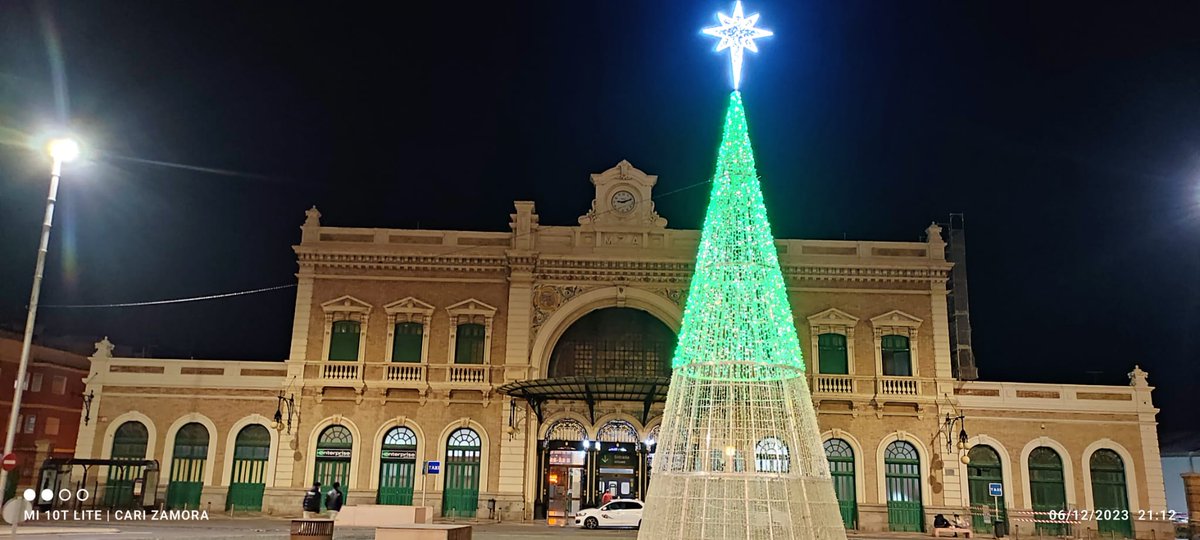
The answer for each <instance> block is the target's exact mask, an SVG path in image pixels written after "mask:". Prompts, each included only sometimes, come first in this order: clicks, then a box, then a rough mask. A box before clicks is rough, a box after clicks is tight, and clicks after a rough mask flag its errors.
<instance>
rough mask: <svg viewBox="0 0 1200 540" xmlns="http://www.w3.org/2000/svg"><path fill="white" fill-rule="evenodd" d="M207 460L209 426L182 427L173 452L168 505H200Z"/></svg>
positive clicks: (171, 506)
mask: <svg viewBox="0 0 1200 540" xmlns="http://www.w3.org/2000/svg"><path fill="white" fill-rule="evenodd" d="M207 461H208V428H206V427H204V425H203V424H200V423H197V422H191V423H188V424H185V425H184V426H183V427H182V428H179V431H178V432H177V433H176V434H175V448H174V450H173V453H172V454H171V477H170V483H168V484H167V507H168V508H184V509H188V508H195V509H198V508H200V490H202V489H204V464H205V462H207Z"/></svg>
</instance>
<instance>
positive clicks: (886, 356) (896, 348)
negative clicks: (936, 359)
mask: <svg viewBox="0 0 1200 540" xmlns="http://www.w3.org/2000/svg"><path fill="white" fill-rule="evenodd" d="M879 347H880V352H881V353H882V355H883V374H884V375H892V376H899V377H911V376H912V374H913V372H912V351H911V349H910V348H909V343H908V338H907V337H905V336H896V335H891V336H883V338H882V339H881V340H880V343H879Z"/></svg>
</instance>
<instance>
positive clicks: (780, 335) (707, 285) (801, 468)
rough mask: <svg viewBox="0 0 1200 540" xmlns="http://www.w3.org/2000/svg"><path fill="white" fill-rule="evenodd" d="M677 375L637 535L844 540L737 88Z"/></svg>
mask: <svg viewBox="0 0 1200 540" xmlns="http://www.w3.org/2000/svg"><path fill="white" fill-rule="evenodd" d="M756 19H757V15H752V16H751V17H749V18H744V17H742V16H741V6H740V5H738V8H737V9H736V10H735V12H734V17H733V18H728V17H724V16H722V22H723V23H728V24H727V25H728V26H730V27H732V28H734V30H736V31H739V32H740V33H739V34H737V35H740V36H744V35H746V25H745V24H742V25H741V26H737V23H739V22H742V23H744V22H745V21H749V25H750V26H753V21H754V20H756ZM734 46H735V47H737V46H739V45H736V44H735V45H734ZM740 46H742V47H744V46H745V45H744V42H743V43H742V45H740ZM735 56H737V57H738V60H739V61H740V55H735ZM736 67H737V63H736V62H735V74H736V73H737V70H736ZM736 79H737V77H736V76H735V80H736ZM672 367H673V368H674V372H673V374H672V376H671V388H670V391H669V393H668V395H667V405H666V411H665V412H664V414H663V423H662V429H661V432H660V434H659V440H658V446H657V448H656V451H655V456H654V472H653V476H652V477H653V482H652V483H651V485H650V487H649V492H648V496H647V500H646V509H645V512H644V514H643V518H642V528H641V532H640V534H639V535H638V537H639V538H641V539H644V540H666V539H680V540H682V539H687V540H692V539H726V538H728V539H733V538H738V539H771V540H784V539H787V540H810V539H820V540H844V539H845V538H846V531H845V527H844V525H843V523H842V518H841V514H840V513H839V510H838V502H837V498H836V496H835V494H834V491H833V481H832V479H831V477H830V474H829V463H828V461H827V460H826V457H825V453H824V450H823V449H822V447H821V439H820V431H819V430H818V428H817V416H816V412H815V411H814V410H813V405H812V399H811V398H810V396H809V390H808V384H807V381H806V379H805V377H804V359H803V357H802V354H801V351H800V340H799V338H798V336H797V333H796V327H795V323H794V322H793V320H792V310H791V306H790V305H789V304H788V296H787V289H786V287H785V285H784V280H783V273H782V272H781V271H780V266H779V257H778V253H777V251H776V248H775V243H774V237H773V236H772V234H771V225H770V223H769V222H768V220H767V212H766V208H765V206H764V205H763V196H762V189H761V187H760V185H759V181H758V173H757V172H756V171H755V167H754V153H753V150H752V148H751V145H750V136H749V133H748V131H747V127H746V115H745V110H744V109H743V106H742V97H741V94H740V93H739V92H738V91H737V90H734V92H733V94H732V95H731V96H730V101H729V109H728V111H727V113H726V117H725V130H724V135H723V137H722V139H721V147H720V150H719V152H718V155H717V167H716V173H715V174H714V175H713V188H712V196H711V199H710V202H709V206H708V213H707V216H706V217H705V221H704V229H703V231H702V233H701V237H700V250H699V253H698V254H697V257H696V269H695V273H694V275H693V276H692V284H691V288H690V289H689V290H688V299H687V306H686V308H685V309H684V315H683V327H682V329H681V330H680V333H679V345H678V347H677V349H676V351H675V358H674V360H673V361H672Z"/></svg>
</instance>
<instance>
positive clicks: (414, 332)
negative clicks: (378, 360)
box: [392, 322, 425, 362]
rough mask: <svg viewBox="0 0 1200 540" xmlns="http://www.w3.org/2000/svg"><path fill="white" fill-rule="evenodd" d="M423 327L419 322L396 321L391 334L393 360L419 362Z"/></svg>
mask: <svg viewBox="0 0 1200 540" xmlns="http://www.w3.org/2000/svg"><path fill="white" fill-rule="evenodd" d="M424 332H425V327H424V325H422V324H421V323H416V322H402V323H396V326H395V327H394V328H393V335H392V361H393V362H420V361H421V339H422V337H423V334H424Z"/></svg>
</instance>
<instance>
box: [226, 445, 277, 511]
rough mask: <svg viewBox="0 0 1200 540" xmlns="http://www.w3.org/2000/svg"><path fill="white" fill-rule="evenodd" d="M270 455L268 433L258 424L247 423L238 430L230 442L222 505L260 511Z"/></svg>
mask: <svg viewBox="0 0 1200 540" xmlns="http://www.w3.org/2000/svg"><path fill="white" fill-rule="evenodd" d="M270 458H271V433H270V432H269V431H267V428H266V427H264V426H262V425H260V424H250V425H248V426H246V427H244V428H242V430H241V431H239V432H238V434H237V438H236V439H234V446H233V471H231V473H230V476H229V495H228V496H227V497H226V499H225V509H226V510H230V509H236V510H249V511H251V512H259V511H262V499H263V491H264V490H265V489H266V487H267V484H266V481H265V480H266V477H267V463H268V462H269V460H270Z"/></svg>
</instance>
